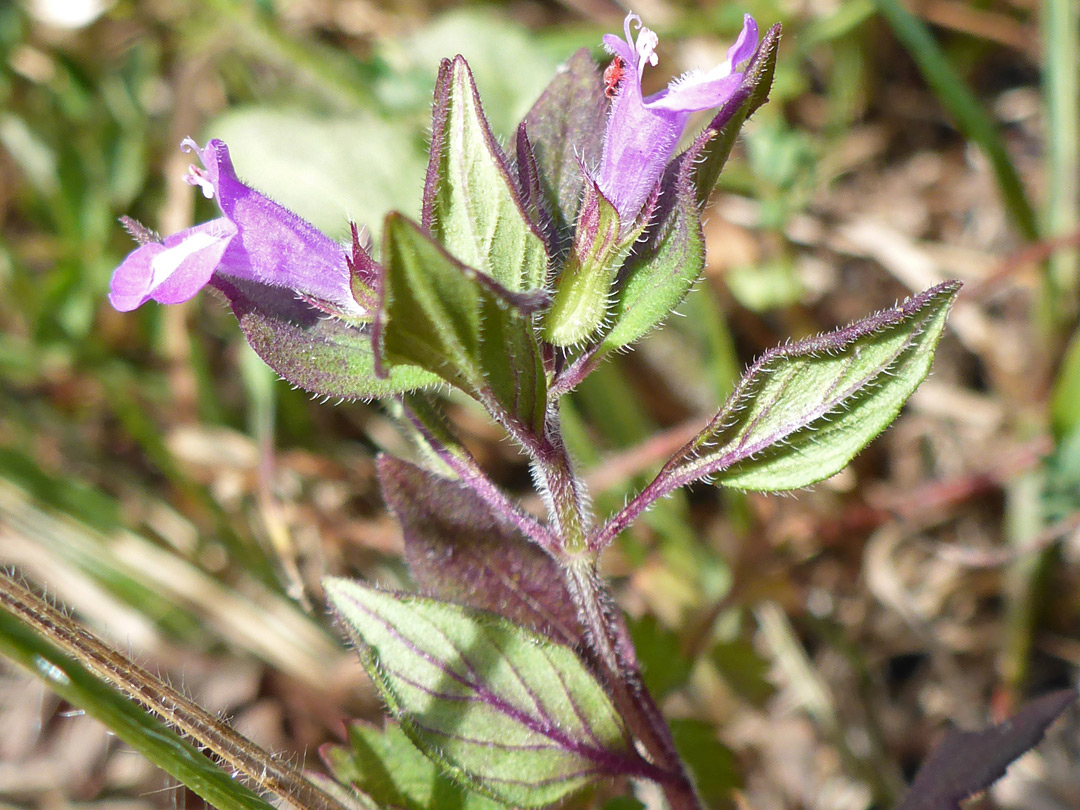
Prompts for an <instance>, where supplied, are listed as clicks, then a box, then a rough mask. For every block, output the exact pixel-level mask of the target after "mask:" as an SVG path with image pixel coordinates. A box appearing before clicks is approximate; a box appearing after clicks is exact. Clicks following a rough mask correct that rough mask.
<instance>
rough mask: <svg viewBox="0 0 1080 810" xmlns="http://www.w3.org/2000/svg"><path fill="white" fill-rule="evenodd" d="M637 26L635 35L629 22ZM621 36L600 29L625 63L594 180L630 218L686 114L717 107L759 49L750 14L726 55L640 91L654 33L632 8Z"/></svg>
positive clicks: (653, 55)
mask: <svg viewBox="0 0 1080 810" xmlns="http://www.w3.org/2000/svg"><path fill="white" fill-rule="evenodd" d="M634 27H636V28H637V29H638V32H637V36H636V37H635V36H634V34H633V30H632V29H633V28H634ZM623 33H624V36H623V37H619V36H617V35H615V34H605V35H604V40H603V41H604V47H605V48H606V49H607V50H608V51H609V52H610V53H611V54H613V55H614V56H617V57H618V58H620V59H622V60H623V61H624V62H625V63H626V65H627V75H626V77H625V79H624V80H623V81H622V82H620V84H619V87H618V90H617V92H616V94H615V98H614V100H613V102H612V105H611V113H610V115H609V117H608V127H607V131H606V133H605V136H604V148H603V153H602V156H601V162H600V169H599V171H598V173H597V176H596V178H595V179H596V182H597V184H598V185H599V187H600V190H601V191H602V192H603V193H604V196H606V197H607V198H608V200H609V201H610V202H611V203H612V204H613V205H614V206H615V208H616V210H618V212H619V215H620V217H621V218H622V219H623V221H624V222H627V221H628V220H633V219H634V218H635V217H636V216H637V214H638V213H639V212H640V210H641V208H642V206H643V204H644V203H645V201H646V199H647V198H648V196H649V195H650V193H651V192H652V190H653V188H654V187H655V185H656V183H657V182H658V181H659V179H660V177H661V175H662V174H663V171H664V169H665V168H666V166H667V163H668V161H669V160H670V159H671V157H672V156H673V155H674V152H675V148H676V146H677V145H678V142H679V138H680V137H681V136H682V132H683V129H684V128H685V126H686V124H687V122H688V121H689V118H690V115H691V114H692V113H694V112H698V111H700V110H708V109H714V108H717V107H720V106H722V105H723V104H724V102H726V101H727V100H728V99H729V98H731V96H732V95H733V94H734V93H735V91H736V90H738V88H739V85H740V84H741V83H742V79H743V74H742V73H740V72H738V71H737V68H738V67H739V66H740V65H742V64H743V63H744V62H746V61H747V60H749V59H750V58H751V57H752V56H753V55H754V52H755V51H756V49H757V43H758V28H757V23H756V22H755V21H754V18H753V17H751V16H750V15H749V14H747V15H745V17H744V18H743V28H742V31H741V33H740V34H739V37H738V39H737V40H736V41H735V43H734V44H733V45H732V46H731V47H730V48H729V49H728V52H727V58H726V59H725V60H724V61H723V62H721V63H720V64H719V65H717V66H716V67H714V68H713V69H712V70H709V71H701V70H694V71H689V72H687V73H684V74H683V75H682V76H679V77H678V78H676V79H674V80H673V81H672V82H671V83H670V84H668V86H667V87H666V88H664V89H663V90H661V91H660V92H658V93H654V94H653V95H651V96H648V97H647V98H646V97H642V94H641V77H642V74H643V73H644V71H645V66H646V64H648V65H656V64H657V61H658V59H657V55H656V46H657V43H658V37H657V36H656V34H655V33H654V32H653V31H651V30H650V29H649V28H646V27H645V25H644V24H643V23H642V21H641V18H640V17H639V16H638V15H636V14H633V13H630V14H627V15H626V18H625V19H624V20H623Z"/></svg>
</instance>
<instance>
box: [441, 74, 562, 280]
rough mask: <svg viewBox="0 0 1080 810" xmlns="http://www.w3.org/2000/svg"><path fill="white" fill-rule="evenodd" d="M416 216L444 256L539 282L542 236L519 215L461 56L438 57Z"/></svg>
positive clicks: (496, 274)
mask: <svg viewBox="0 0 1080 810" xmlns="http://www.w3.org/2000/svg"><path fill="white" fill-rule="evenodd" d="M422 222H423V224H424V227H425V228H427V229H428V230H429V231H430V232H431V234H432V236H434V237H435V239H437V240H438V241H439V242H441V243H442V245H443V246H444V247H445V248H446V249H447V251H449V252H450V254H451V255H453V256H455V257H456V258H457V259H458V260H459V261H461V262H462V263H464V264H466V265H468V266H469V267H473V268H475V269H476V270H479V271H480V272H481V273H484V274H485V275H487V276H489V277H490V278H492V279H494V280H495V281H497V282H498V283H499V284H500V285H502V286H503V287H505V288H506V289H507V290H510V291H511V292H521V291H523V290H529V289H536V288H540V287H543V285H544V281H545V280H546V277H547V263H548V259H547V251H546V249H545V246H544V240H543V238H542V236H541V235H540V232H539V230H538V228H537V226H536V225H534V224H533V223H531V222H529V221H528V219H527V217H526V215H525V208H524V206H523V205H522V201H521V198H520V195H519V194H518V190H517V188H516V187H515V185H514V182H513V180H511V178H510V172H509V170H508V168H507V164H506V158H505V157H504V155H503V153H502V149H500V148H499V145H498V144H497V143H496V142H495V138H494V136H493V135H492V134H491V129H490V128H489V127H488V123H487V119H486V118H485V117H484V111H483V109H482V108H481V106H480V96H479V94H478V93H477V92H476V85H475V83H474V82H473V77H472V73H471V72H470V71H469V66H468V64H466V62H465V59H464V58H462V57H461V56H458V57H455V58H454V59H453V60H452V61H450V60H446V61H444V62H443V63H442V66H441V67H440V69H439V77H438V79H437V80H436V84H435V113H434V120H433V121H432V136H431V162H430V163H429V164H428V175H427V182H426V184H425V187H424V213H423V219H422Z"/></svg>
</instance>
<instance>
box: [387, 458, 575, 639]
mask: <svg viewBox="0 0 1080 810" xmlns="http://www.w3.org/2000/svg"><path fill="white" fill-rule="evenodd" d="M378 467H379V483H380V484H381V486H382V492H383V497H384V498H385V499H386V503H387V505H388V506H389V507H390V509H391V510H392V511H393V512H394V515H395V516H396V517H397V519H398V521H399V522H400V523H401V528H402V531H403V532H404V535H405V559H406V560H407V561H408V564H409V570H410V571H411V572H412V575H413V578H414V579H415V580H416V583H417V584H418V585H419V586H420V587H421V588H422V589H423V590H424V591H426V592H427V593H429V594H431V595H432V596H437V597H439V598H441V599H448V600H450V601H453V602H461V603H463V604H466V605H469V606H471V607H475V608H480V609H482V610H490V611H492V612H494V613H498V614H499V615H501V616H505V617H506V618H508V619H510V620H512V621H514V622H517V623H518V624H520V625H522V626H524V627H527V628H529V629H530V630H535V631H536V632H538V633H543V634H544V635H546V636H549V637H550V638H553V639H555V640H556V641H560V642H562V643H563V644H567V645H570V646H577V645H579V644H580V643H581V627H580V625H579V624H578V620H577V612H576V610H575V608H574V603H573V601H572V600H571V599H570V596H569V594H568V592H567V590H566V585H565V584H564V582H563V576H562V572H561V571H560V569H559V566H558V565H557V564H556V563H555V561H554V560H553V559H552V558H551V557H549V556H548V555H547V554H545V553H544V552H543V551H541V550H540V548H539V547H537V546H536V545H534V544H532V543H530V542H529V541H528V540H527V539H526V538H525V536H524V535H523V534H522V533H521V531H520V530H519V529H518V527H517V526H516V525H515V524H514V521H513V519H512V518H511V517H510V516H507V515H502V514H499V513H497V512H495V511H494V510H493V509H492V508H491V507H490V506H489V505H488V504H487V503H486V502H485V501H484V500H483V499H481V498H480V496H479V495H477V494H476V492H474V491H473V490H472V489H470V488H469V487H467V486H466V485H465V484H464V483H462V482H460V481H452V480H450V479H447V478H440V477H439V476H437V475H435V474H434V473H431V472H428V471H427V470H422V469H420V468H419V467H416V466H414V465H412V464H409V463H408V462H407V461H402V460H401V459H398V458H394V457H392V456H382V457H380V458H379V461H378Z"/></svg>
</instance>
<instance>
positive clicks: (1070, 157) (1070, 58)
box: [1039, 0, 1080, 317]
mask: <svg viewBox="0 0 1080 810" xmlns="http://www.w3.org/2000/svg"><path fill="white" fill-rule="evenodd" d="M1039 16H1040V20H1041V23H1042V31H1041V33H1042V43H1043V96H1044V98H1045V105H1046V137H1047V151H1046V181H1047V189H1046V205H1045V209H1044V211H1043V225H1044V226H1045V228H1046V233H1047V234H1049V235H1052V236H1056V235H1058V234H1063V233H1068V232H1070V231H1072V230H1074V229H1075V228H1076V227H1077V222H1078V220H1080V205H1078V203H1077V200H1078V194H1080V7H1078V6H1077V3H1076V0H1044V2H1043V4H1042V13H1041V14H1040V15H1039ZM1047 282H1048V283H1047V290H1046V292H1047V294H1048V298H1049V301H1050V302H1056V303H1054V304H1053V306H1054V309H1056V310H1057V311H1058V314H1059V315H1065V316H1066V317H1067V316H1068V313H1069V311H1070V310H1072V309H1073V307H1074V306H1075V296H1076V293H1077V252H1076V251H1075V250H1066V251H1061V252H1059V253H1057V254H1056V255H1054V256H1053V257H1052V258H1051V259H1050V264H1049V276H1048V278H1047Z"/></svg>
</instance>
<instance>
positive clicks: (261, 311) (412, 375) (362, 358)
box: [211, 276, 439, 399]
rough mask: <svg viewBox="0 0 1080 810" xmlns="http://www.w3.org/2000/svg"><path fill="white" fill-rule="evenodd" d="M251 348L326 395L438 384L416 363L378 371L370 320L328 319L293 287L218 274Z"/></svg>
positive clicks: (381, 393)
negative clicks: (357, 322) (359, 322)
mask: <svg viewBox="0 0 1080 810" xmlns="http://www.w3.org/2000/svg"><path fill="white" fill-rule="evenodd" d="M211 283H212V284H213V285H214V286H215V287H216V288H217V289H218V290H220V291H221V292H222V293H223V294H224V295H225V297H226V298H227V299H228V301H229V305H230V306H231V307H232V311H233V314H234V315H236V319H237V320H238V321H239V322H240V328H241V329H242V330H243V332H244V336H245V337H246V338H247V341H248V343H249V344H251V348H252V349H254V350H255V353H256V354H258V355H259V357H261V358H262V359H263V361H264V362H265V363H266V364H267V365H268V366H270V368H272V369H273V370H274V371H276V372H277V373H278V374H280V375H281V376H282V377H284V378H285V379H286V380H288V381H289V382H291V383H292V384H293V385H296V386H299V387H300V388H303V389H304V390H305V391H311V392H312V393H315V394H321V395H322V396H325V397H335V398H344V399H372V398H375V397H385V396H391V395H393V394H400V393H402V392H405V391H413V390H416V389H417V388H427V387H430V386H432V385H435V384H437V383H438V381H439V380H438V378H437V377H435V376H434V375H432V374H430V373H428V372H426V371H423V370H422V369H420V368H417V367H416V366H415V365H404V364H401V365H398V366H395V367H394V368H393V369H392V370H391V372H390V374H389V376H387V377H379V376H376V373H375V356H374V351H373V348H372V345H371V331H370V328H371V327H370V326H369V325H366V324H365V325H361V326H356V325H352V324H349V323H346V322H345V321H343V320H341V319H340V318H329V317H327V316H326V315H325V314H324V313H322V312H320V311H319V310H317V309H315V308H313V307H311V306H308V305H307V304H306V303H304V302H303V301H300V300H299V299H297V298H296V295H295V294H294V293H293V292H292V291H291V290H286V289H283V288H280V287H270V286H268V285H266V284H260V283H258V282H255V281H243V280H241V279H233V278H230V279H225V278H224V277H222V276H215V277H214V279H213V281H212V282H211Z"/></svg>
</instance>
